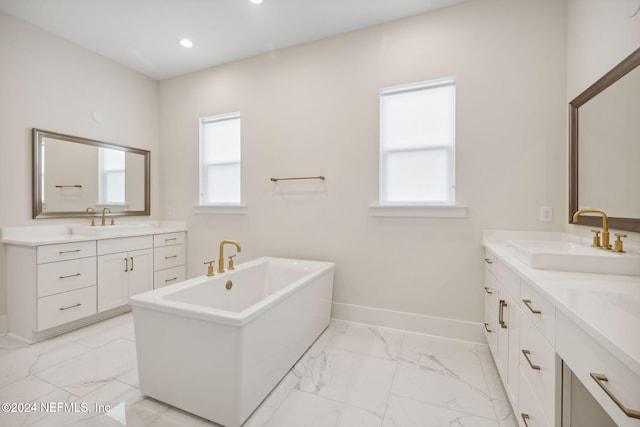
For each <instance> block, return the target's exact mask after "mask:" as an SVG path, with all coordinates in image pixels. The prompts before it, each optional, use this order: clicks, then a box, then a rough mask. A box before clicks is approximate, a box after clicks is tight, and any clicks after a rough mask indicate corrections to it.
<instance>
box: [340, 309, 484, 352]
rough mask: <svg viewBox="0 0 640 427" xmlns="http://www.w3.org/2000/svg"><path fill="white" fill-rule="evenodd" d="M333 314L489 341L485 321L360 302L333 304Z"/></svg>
mask: <svg viewBox="0 0 640 427" xmlns="http://www.w3.org/2000/svg"><path fill="white" fill-rule="evenodd" d="M331 317H332V318H334V319H341V320H348V321H350V322H356V323H366V324H369V325H375V326H381V327H384V328H392V329H399V330H403V331H409V332H417V333H420V334H425V335H434V336H438V337H443V338H450V339H456V340H461V341H469V342H474V343H478V344H486V343H487V341H486V339H485V337H484V328H483V325H482V323H475V322H467V321H464V320H454V319H445V318H442V317H434V316H426V315H423V314H414V313H405V312H402V311H391V310H383V309H380V308H372V307H363V306H359V305H351V304H343V303H339V302H334V303H332V307H331Z"/></svg>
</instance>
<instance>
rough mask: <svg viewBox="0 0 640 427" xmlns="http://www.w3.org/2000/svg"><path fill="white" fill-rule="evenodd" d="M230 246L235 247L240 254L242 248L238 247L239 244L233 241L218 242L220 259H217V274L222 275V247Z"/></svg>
mask: <svg viewBox="0 0 640 427" xmlns="http://www.w3.org/2000/svg"><path fill="white" fill-rule="evenodd" d="M226 244H230V245H235V246H236V249H237V250H238V252H242V248H241V247H240V243H238V242H236V241H235V240H223V241H222V242H220V257H219V258H218V273H224V245H226Z"/></svg>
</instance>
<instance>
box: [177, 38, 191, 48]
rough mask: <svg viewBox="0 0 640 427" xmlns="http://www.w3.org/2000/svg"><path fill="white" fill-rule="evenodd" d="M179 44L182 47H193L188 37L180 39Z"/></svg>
mask: <svg viewBox="0 0 640 427" xmlns="http://www.w3.org/2000/svg"><path fill="white" fill-rule="evenodd" d="M180 46H182V47H193V42H192V41H191V40H189V39H182V40H180Z"/></svg>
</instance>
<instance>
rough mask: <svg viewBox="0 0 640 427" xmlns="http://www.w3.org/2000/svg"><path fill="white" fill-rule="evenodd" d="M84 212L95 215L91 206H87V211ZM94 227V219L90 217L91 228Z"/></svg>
mask: <svg viewBox="0 0 640 427" xmlns="http://www.w3.org/2000/svg"><path fill="white" fill-rule="evenodd" d="M85 212H87V213H88V212H91V213H92V214H94V215H95V213H96V210H95V209H94V208H92V207H91V206H89V207H88V208H87V209H85ZM95 225H96V219H95V218H94V217H93V216H92V217H91V226H92V227H95Z"/></svg>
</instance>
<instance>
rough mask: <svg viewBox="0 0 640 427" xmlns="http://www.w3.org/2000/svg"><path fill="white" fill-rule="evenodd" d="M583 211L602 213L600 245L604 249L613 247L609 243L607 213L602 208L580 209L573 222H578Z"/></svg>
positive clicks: (574, 215)
mask: <svg viewBox="0 0 640 427" xmlns="http://www.w3.org/2000/svg"><path fill="white" fill-rule="evenodd" d="M583 213H596V214H600V215H602V243H601V244H600V247H601V248H602V249H611V244H610V243H609V219H608V217H607V214H606V213H605V212H604V211H602V210H600V209H580V210H579V211H578V212H576V213H575V214H573V222H574V223H576V224H577V223H578V217H580V215H582V214H583ZM594 242H595V240H594Z"/></svg>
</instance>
